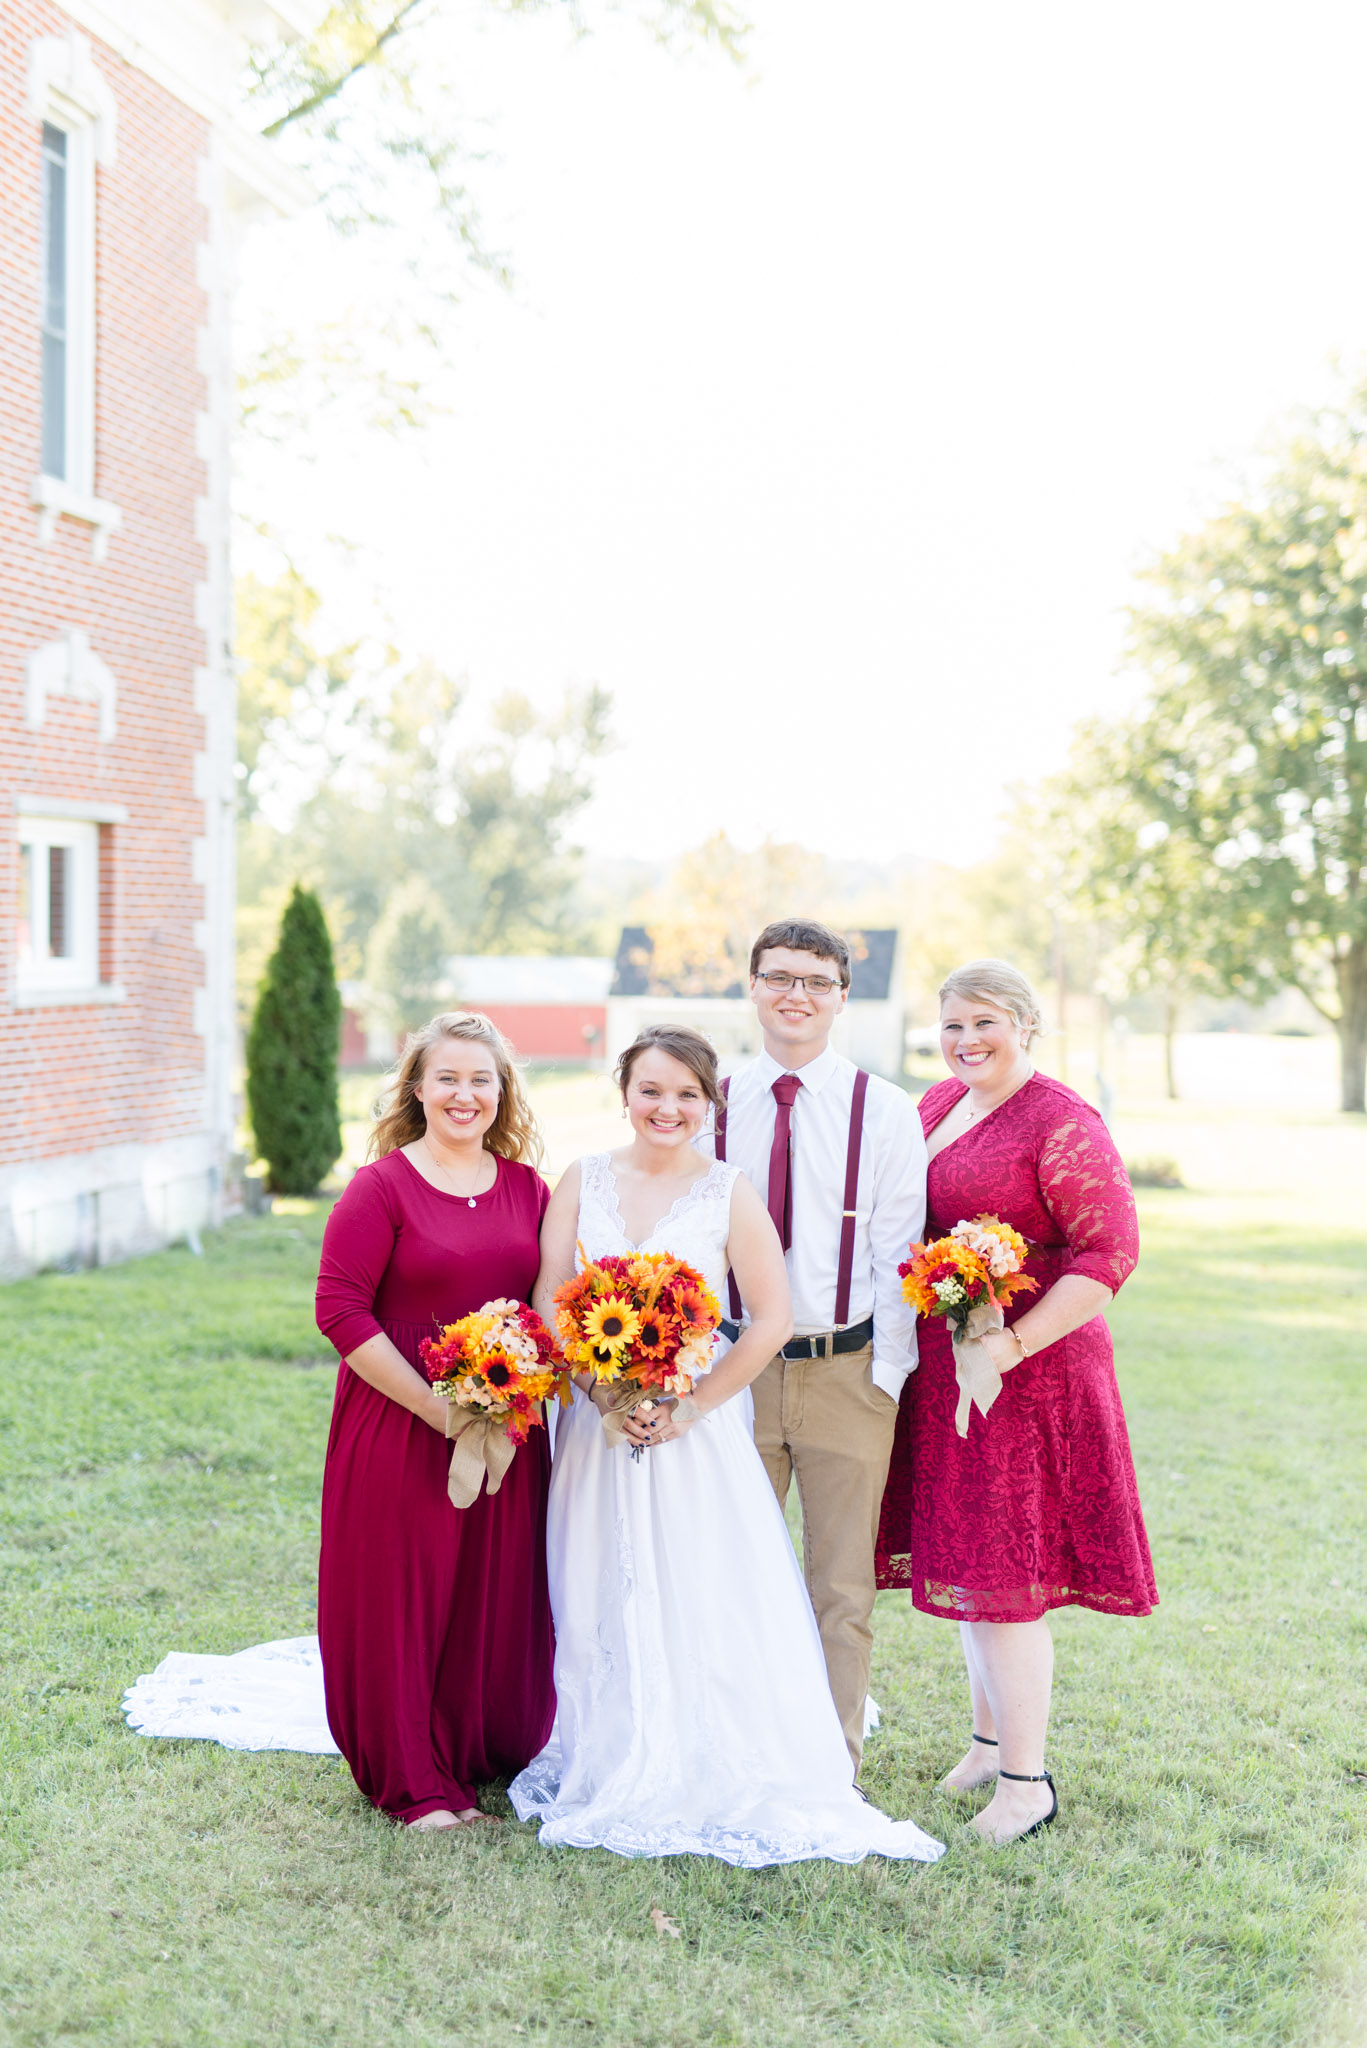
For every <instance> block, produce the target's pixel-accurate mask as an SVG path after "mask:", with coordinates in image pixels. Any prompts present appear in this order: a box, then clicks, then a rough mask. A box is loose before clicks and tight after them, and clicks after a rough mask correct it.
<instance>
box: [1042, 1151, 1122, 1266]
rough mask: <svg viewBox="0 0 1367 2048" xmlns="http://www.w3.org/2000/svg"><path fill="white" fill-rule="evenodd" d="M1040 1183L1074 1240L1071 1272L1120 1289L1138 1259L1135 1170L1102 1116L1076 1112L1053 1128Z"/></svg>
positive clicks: (1048, 1205)
mask: <svg viewBox="0 0 1367 2048" xmlns="http://www.w3.org/2000/svg"><path fill="white" fill-rule="evenodd" d="M1039 1185H1040V1193H1041V1195H1042V1196H1043V1198H1044V1205H1045V1207H1046V1208H1047V1209H1048V1211H1049V1214H1050V1215H1051V1216H1052V1217H1053V1219H1054V1221H1055V1223H1057V1225H1058V1226H1059V1229H1060V1230H1061V1231H1062V1232H1063V1234H1064V1236H1065V1238H1066V1239H1067V1240H1068V1248H1069V1250H1070V1251H1071V1252H1072V1255H1073V1257H1072V1262H1071V1264H1070V1265H1069V1268H1068V1271H1069V1272H1070V1273H1083V1274H1085V1275H1086V1276H1087V1278H1088V1279H1090V1280H1099V1281H1100V1282H1101V1284H1102V1286H1103V1287H1109V1288H1110V1290H1111V1292H1112V1294H1114V1293H1115V1292H1116V1291H1117V1290H1118V1289H1119V1288H1120V1286H1121V1285H1122V1284H1123V1282H1124V1281H1126V1280H1127V1279H1128V1278H1129V1276H1130V1274H1131V1273H1132V1272H1133V1271H1134V1268H1135V1265H1136V1263H1137V1262H1138V1258H1139V1223H1138V1219H1137V1217H1136V1216H1135V1211H1134V1195H1133V1193H1132V1192H1131V1189H1130V1178H1129V1175H1128V1174H1127V1173H1126V1171H1125V1167H1124V1164H1123V1162H1122V1160H1121V1157H1120V1154H1119V1153H1118V1152H1117V1151H1116V1149H1115V1146H1114V1145H1113V1144H1112V1143H1111V1139H1110V1133H1109V1132H1108V1131H1107V1129H1106V1126H1105V1125H1104V1124H1103V1123H1102V1122H1101V1120H1100V1118H1099V1117H1095V1116H1083V1115H1078V1116H1071V1117H1068V1118H1066V1119H1065V1121H1064V1122H1063V1123H1061V1124H1059V1125H1057V1126H1056V1128H1055V1129H1054V1130H1052V1131H1050V1133H1049V1134H1048V1136H1047V1137H1046V1138H1045V1140H1044V1143H1043V1146H1042V1147H1041V1150H1040V1155H1039Z"/></svg>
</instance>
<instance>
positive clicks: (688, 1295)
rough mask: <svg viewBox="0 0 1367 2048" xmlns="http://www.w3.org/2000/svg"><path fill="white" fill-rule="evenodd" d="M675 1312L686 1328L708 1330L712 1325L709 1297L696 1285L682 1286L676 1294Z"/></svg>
mask: <svg viewBox="0 0 1367 2048" xmlns="http://www.w3.org/2000/svg"><path fill="white" fill-rule="evenodd" d="M674 1313H675V1315H676V1316H677V1317H678V1318H679V1321H680V1322H681V1323H682V1324H683V1326H684V1328H685V1329H686V1330H706V1329H710V1328H711V1326H712V1321H713V1318H712V1316H711V1314H710V1312H709V1306H708V1301H707V1297H706V1296H705V1295H704V1294H703V1293H702V1292H701V1290H700V1289H699V1288H696V1287H681V1288H680V1289H679V1291H678V1293H677V1294H676V1295H675V1296H674Z"/></svg>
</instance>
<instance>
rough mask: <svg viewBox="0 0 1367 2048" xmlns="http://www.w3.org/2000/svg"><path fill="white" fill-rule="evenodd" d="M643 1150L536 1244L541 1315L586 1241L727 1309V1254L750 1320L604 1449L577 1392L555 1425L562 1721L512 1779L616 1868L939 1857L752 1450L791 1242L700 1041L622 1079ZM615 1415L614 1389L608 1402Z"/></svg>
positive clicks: (603, 1396)
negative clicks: (751, 1176) (721, 1131)
mask: <svg viewBox="0 0 1367 2048" xmlns="http://www.w3.org/2000/svg"><path fill="white" fill-rule="evenodd" d="M618 1076H619V1079H620V1081H621V1083H622V1091H623V1100H624V1103H625V1107H626V1114H627V1115H628V1117H629V1118H630V1120H631V1127H632V1132H633V1140H632V1143H631V1144H630V1145H629V1146H627V1147H626V1148H625V1149H624V1150H623V1151H621V1152H617V1153H606V1152H603V1153H596V1154H593V1155H591V1156H589V1157H587V1158H584V1159H581V1160H579V1161H578V1162H577V1164H576V1165H575V1166H573V1167H571V1168H570V1169H569V1171H568V1172H567V1173H566V1174H565V1175H564V1177H563V1178H562V1180H561V1182H560V1184H559V1186H558V1187H557V1189H556V1191H555V1194H554V1196H553V1197H552V1200H551V1204H550V1208H549V1209H548V1211H547V1214H546V1220H545V1224H544V1227H543V1231H542V1240H541V1244H542V1265H541V1274H540V1278H539V1280H538V1282H537V1289H536V1295H535V1300H536V1304H537V1306H538V1308H539V1309H540V1311H541V1313H542V1315H543V1316H545V1317H546V1319H547V1320H548V1321H551V1320H552V1319H553V1316H554V1305H553V1296H554V1294H555V1291H556V1289H557V1288H558V1287H560V1286H561V1285H563V1284H564V1282H565V1281H567V1280H568V1279H569V1278H570V1277H571V1276H572V1274H573V1273H574V1271H575V1266H576V1245H579V1246H582V1249H583V1253H584V1255H585V1256H586V1257H587V1258H588V1259H590V1260H592V1259H595V1258H601V1257H603V1256H605V1255H606V1254H608V1253H625V1252H630V1251H662V1252H670V1253H672V1254H673V1255H674V1256H675V1257H676V1258H681V1259H686V1260H687V1261H688V1263H689V1264H690V1265H692V1266H695V1267H696V1268H697V1269H698V1270H699V1272H701V1273H702V1275H703V1276H704V1278H705V1279H706V1281H707V1283H708V1285H709V1287H710V1288H711V1289H712V1291H713V1293H714V1294H715V1295H716V1296H717V1298H718V1300H720V1299H721V1298H722V1289H723V1287H724V1284H725V1279H726V1271H727V1266H728V1264H733V1265H734V1266H735V1269H736V1277H737V1280H738V1281H739V1284H740V1287H741V1291H742V1293H743V1295H744V1297H745V1300H746V1303H747V1304H748V1306H749V1309H750V1316H751V1320H750V1323H749V1325H748V1327H747V1328H746V1329H745V1330H744V1331H743V1332H742V1335H741V1336H740V1338H739V1339H738V1341H737V1342H736V1344H735V1345H734V1346H733V1347H732V1348H730V1349H729V1350H727V1349H726V1347H725V1341H724V1340H723V1339H720V1338H719V1339H718V1343H717V1350H716V1352H715V1354H714V1358H713V1364H712V1367H711V1370H710V1371H709V1372H708V1374H707V1375H706V1377H705V1378H703V1379H701V1380H699V1381H698V1382H697V1385H696V1388H695V1391H694V1393H693V1394H692V1395H691V1396H689V1397H687V1398H685V1399H682V1400H679V1401H677V1402H675V1403H670V1404H666V1405H665V1406H663V1407H661V1408H658V1409H656V1410H655V1411H654V1413H653V1414H652V1415H651V1416H650V1417H648V1418H642V1417H640V1416H639V1415H638V1416H635V1417H633V1418H632V1419H631V1421H630V1422H629V1424H628V1435H629V1437H630V1439H631V1441H632V1442H634V1443H637V1444H640V1445H642V1446H644V1447H645V1449H644V1454H643V1455H642V1456H641V1457H640V1458H635V1459H634V1458H633V1457H632V1456H631V1454H630V1450H629V1448H628V1446H627V1445H626V1444H621V1445H618V1446H617V1447H616V1448H615V1449H610V1448H609V1447H608V1443H607V1440H606V1438H605V1437H604V1434H603V1427H602V1421H601V1417H600V1413H599V1408H598V1406H597V1404H596V1402H595V1399H594V1398H593V1397H592V1396H591V1395H590V1394H589V1393H587V1392H585V1391H584V1390H583V1388H582V1387H581V1388H580V1389H578V1390H577V1391H576V1393H575V1396H574V1404H573V1406H572V1408H570V1409H569V1410H568V1411H567V1412H566V1413H565V1414H563V1415H562V1416H561V1418H560V1422H559V1427H558V1430H557V1433H556V1443H555V1462H554V1467H553V1471H552V1477H551V1492H550V1507H549V1517H548V1528H547V1547H548V1552H549V1557H550V1586H551V1605H552V1608H553V1610H554V1614H555V1631H556V1659H555V1683H556V1693H557V1697H558V1701H559V1707H558V1713H557V1719H556V1725H555V1730H554V1732H553V1733H552V1736H551V1739H550V1741H549V1743H548V1744H547V1746H546V1748H545V1749H544V1750H543V1751H542V1753H541V1755H540V1756H538V1757H536V1758H535V1759H534V1760H533V1761H532V1763H531V1764H530V1765H529V1766H528V1767H527V1769H526V1770H525V1771H523V1772H522V1773H521V1775H520V1776H519V1777H517V1778H515V1779H514V1781H513V1783H512V1785H511V1786H510V1788H509V1796H510V1797H511V1799H512V1802H513V1806H514V1808H515V1809H516V1811H517V1814H518V1816H519V1818H520V1819H522V1820H534V1819H539V1820H540V1822H541V1834H540V1839H541V1840H542V1841H543V1842H546V1843H557V1844H566V1845H570V1846H573V1847H576V1848H585V1849H587V1848H604V1849H611V1850H614V1851H615V1852H616V1853H617V1854H618V1855H620V1856H676V1855H700V1856H716V1857H719V1858H721V1860H722V1861H724V1862H726V1863H732V1864H739V1865H742V1866H744V1867H745V1868H748V1869H754V1868H759V1867H761V1866H763V1865H765V1864H771V1863H793V1862H797V1861H800V1860H801V1859H803V1858H807V1857H825V1858H829V1859H831V1860H832V1861H834V1862H839V1863H857V1862H859V1861H860V1860H861V1859H862V1858H863V1857H865V1856H869V1855H880V1856H893V1857H911V1858H915V1859H917V1860H919V1861H922V1862H933V1861H934V1860H935V1859H936V1858H937V1857H939V1856H941V1855H943V1853H944V1847H943V1844H942V1843H940V1842H937V1841H934V1840H933V1839H932V1838H931V1837H930V1836H929V1835H926V1834H923V1833H922V1832H921V1830H920V1828H918V1827H916V1826H914V1825H913V1823H912V1822H910V1821H894V1820H891V1819H889V1817H888V1816H887V1815H886V1814H884V1813H880V1812H879V1811H878V1810H877V1808H875V1807H873V1806H870V1805H869V1804H867V1802H866V1801H865V1800H864V1798H863V1796H862V1794H860V1793H859V1792H857V1791H856V1790H855V1788H854V1784H853V1781H852V1769H851V1764H850V1756H849V1751H848V1750H847V1748H846V1746H845V1738H844V1735H843V1733H842V1731H841V1727H840V1721H839V1718H838V1717H837V1714H836V1710H835V1705H834V1703H833V1701H832V1699H831V1695H830V1689H829V1686H828V1683H827V1678H826V1666H825V1662H824V1659H823V1657H822V1651H821V1641H820V1638H819V1636H818V1634H817V1629H816V1621H815V1618H814V1617H813V1614H812V1609H811V1604H810V1602H809V1600H808V1598H807V1590H806V1587H805V1586H804V1584H803V1581H802V1574H801V1571H800V1570H799V1567H798V1563H797V1559H796V1557H795V1556H794V1554H793V1548H792V1545H791V1543H790V1541H789V1539H788V1532H787V1529H786V1527H785V1524H784V1520H783V1516H782V1513H781V1511H780V1509H779V1506H778V1503H777V1501H776V1500H775V1498H774V1492H773V1488H772V1487H771V1486H770V1484H769V1482H768V1480H767V1479H766V1477H765V1474H764V1468H763V1466H762V1464H761V1463H760V1459H759V1454H758V1453H757V1451H756V1450H755V1447H754V1442H753V1440H752V1437H751V1404H750V1396H749V1393H748V1391H747V1389H748V1386H749V1382H750V1381H751V1380H752V1379H753V1378H754V1377H755V1376H756V1374H757V1373H758V1372H759V1371H760V1370H761V1368H762V1367H763V1366H764V1365H765V1364H767V1362H768V1361H769V1359H770V1358H772V1357H773V1355H774V1353H775V1352H776V1351H777V1350H778V1348H779V1346H780V1345H781V1344H782V1343H783V1342H784V1340H785V1339H786V1338H787V1337H788V1336H789V1335H790V1334H791V1329H792V1323H791V1318H790V1312H789V1302H788V1284H787V1275H786V1272H785V1269H784V1264H783V1254H782V1251H781V1250H780V1248H779V1243H778V1236H777V1233H776V1232H775V1230H774V1227H773V1225H772V1223H771V1222H770V1220H769V1217H768V1214H767V1212H766V1211H765V1209H764V1206H763V1204H762V1203H761V1202H760V1199H759V1196H758V1195H757V1194H756V1192H755V1190H754V1189H753V1188H752V1187H751V1186H750V1184H749V1182H748V1181H747V1180H746V1179H745V1178H744V1176H743V1175H742V1174H740V1173H739V1171H738V1169H736V1168H735V1167H733V1166H727V1165H724V1164H722V1163H720V1162H716V1161H712V1160H708V1159H704V1158H703V1157H702V1156H701V1155H700V1154H699V1153H698V1152H696V1151H695V1150H694V1148H693V1140H694V1139H695V1138H696V1137H698V1136H699V1135H700V1134H701V1132H702V1131H703V1129H704V1127H705V1124H706V1119H707V1114H708V1110H709V1108H711V1107H716V1106H717V1105H718V1104H719V1103H720V1093H719V1090H718V1086H717V1076H716V1056H715V1054H714V1052H713V1050H712V1047H711V1046H710V1045H709V1044H708V1042H707V1040H706V1039H705V1038H703V1037H702V1036H701V1035H700V1034H699V1033H696V1032H692V1031H684V1030H671V1029H668V1028H656V1029H652V1030H649V1031H646V1032H643V1033H642V1034H641V1037H640V1038H639V1039H638V1040H637V1041H636V1043H635V1044H634V1045H633V1046H631V1047H630V1048H629V1049H628V1051H627V1052H626V1053H625V1054H624V1055H623V1058H622V1062H621V1064H620V1066H619V1069H618ZM595 1392H596V1394H597V1397H598V1400H599V1401H601V1402H602V1403H603V1404H604V1406H606V1405H607V1402H608V1399H609V1396H608V1393H607V1390H606V1389H603V1388H598V1389H595Z"/></svg>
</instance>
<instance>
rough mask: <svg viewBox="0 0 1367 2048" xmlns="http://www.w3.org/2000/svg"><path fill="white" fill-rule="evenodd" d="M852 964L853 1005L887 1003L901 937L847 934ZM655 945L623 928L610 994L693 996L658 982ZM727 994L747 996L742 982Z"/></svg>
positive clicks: (884, 932) (638, 931) (642, 931)
mask: <svg viewBox="0 0 1367 2048" xmlns="http://www.w3.org/2000/svg"><path fill="white" fill-rule="evenodd" d="M845 937H846V938H847V939H848V940H849V945H850V953H851V956H852V957H851V963H850V1001H851V1002H852V1003H882V1002H886V1001H887V999H888V997H889V996H890V995H891V993H892V969H893V962H894V959H895V956H896V953H897V933H896V930H895V929H892V928H890V927H888V928H882V929H878V930H874V931H847V932H846V933H845ZM654 954H655V941H654V939H652V937H651V936H650V933H649V932H648V931H647V930H646V928H645V926H644V925H642V924H628V925H623V927H622V936H621V938H620V939H619V940H618V941H617V964H616V969H615V972H614V974H613V977H612V987H611V989H610V990H609V994H611V995H614V996H674V995H691V994H692V993H693V991H692V990H690V989H682V988H673V987H666V986H664V984H662V983H661V982H659V981H657V980H656V978H655V975H654V973H653V972H652V968H653V962H654ZM725 993H726V994H727V995H728V996H738V995H742V994H743V993H744V989H743V986H742V984H741V983H740V982H735V983H734V984H733V985H732V986H731V987H730V988H728V989H727V990H726V991H725Z"/></svg>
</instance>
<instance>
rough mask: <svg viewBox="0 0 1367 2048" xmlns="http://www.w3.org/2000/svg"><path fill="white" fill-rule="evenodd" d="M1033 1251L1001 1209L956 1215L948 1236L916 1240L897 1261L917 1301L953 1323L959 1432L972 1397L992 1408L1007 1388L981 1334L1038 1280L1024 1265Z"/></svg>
mask: <svg viewBox="0 0 1367 2048" xmlns="http://www.w3.org/2000/svg"><path fill="white" fill-rule="evenodd" d="M1029 1252H1030V1247H1029V1245H1028V1244H1027V1243H1026V1241H1025V1239H1024V1238H1023V1237H1022V1236H1021V1234H1020V1232H1019V1231H1018V1230H1013V1229H1012V1228H1011V1225H1010V1224H1009V1223H1003V1222H1002V1220H1001V1218H1000V1217H999V1216H975V1217H974V1218H973V1219H972V1221H971V1222H964V1223H956V1224H955V1225H954V1228H953V1229H952V1230H951V1231H950V1233H949V1235H948V1237H937V1238H936V1239H935V1240H934V1242H933V1243H932V1244H914V1245H913V1246H912V1247H911V1256H910V1258H909V1259H907V1260H906V1261H905V1262H904V1263H903V1264H902V1265H900V1266H899V1267H898V1268H897V1270H898V1272H899V1273H900V1274H901V1276H902V1293H903V1295H904V1297H905V1298H906V1300H907V1301H908V1302H909V1303H910V1304H911V1306H912V1307H913V1308H914V1309H918V1310H919V1311H920V1313H921V1314H922V1315H923V1316H943V1317H945V1319H946V1320H947V1321H948V1322H950V1323H951V1324H952V1325H953V1331H952V1335H953V1341H954V1376H955V1378H956V1380H957V1381H958V1386H959V1405H958V1407H957V1409H956V1410H955V1415H954V1427H955V1428H956V1429H957V1431H958V1432H959V1435H960V1436H967V1435H968V1418H969V1414H970V1411H971V1409H972V1405H973V1403H974V1402H975V1401H976V1402H977V1404H978V1407H979V1409H980V1410H981V1412H982V1413H983V1414H984V1415H986V1413H987V1411H988V1409H989V1408H990V1407H991V1406H992V1403H993V1402H994V1401H995V1400H996V1398H997V1396H998V1394H999V1393H1000V1392H1001V1390H1002V1378H1001V1374H1000V1373H999V1372H998V1370H997V1368H996V1366H995V1365H994V1364H993V1363H992V1355H991V1353H990V1352H989V1351H988V1350H987V1348H986V1346H985V1345H984V1344H983V1343H982V1341H981V1340H982V1338H983V1337H984V1336H986V1334H987V1333H988V1331H989V1330H1000V1329H1001V1328H1003V1326H1004V1323H1005V1317H1004V1316H1003V1314H1002V1310H1003V1309H1004V1308H1005V1307H1006V1305H1007V1303H1008V1302H1009V1301H1010V1300H1011V1299H1012V1297H1013V1296H1014V1295H1017V1294H1022V1293H1027V1292H1029V1291H1032V1290H1033V1289H1034V1288H1036V1287H1037V1286H1038V1285H1039V1282H1038V1281H1037V1280H1032V1279H1031V1278H1030V1276H1029V1275H1028V1274H1027V1273H1024V1272H1023V1271H1022V1270H1021V1269H1022V1267H1023V1266H1024V1264H1025V1261H1026V1259H1027V1258H1028V1256H1029Z"/></svg>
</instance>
